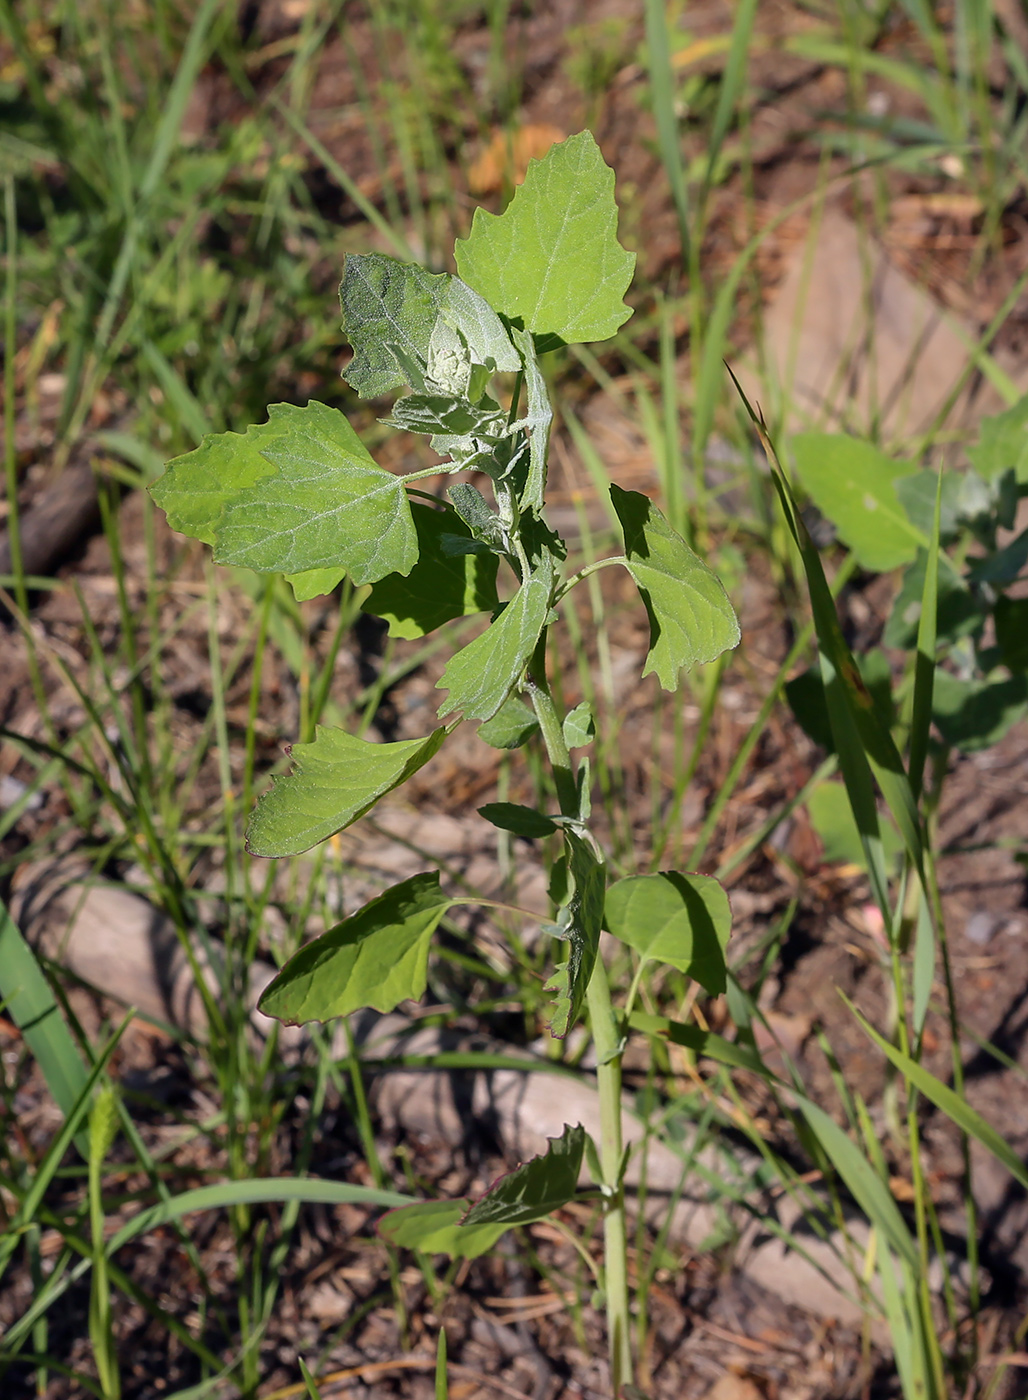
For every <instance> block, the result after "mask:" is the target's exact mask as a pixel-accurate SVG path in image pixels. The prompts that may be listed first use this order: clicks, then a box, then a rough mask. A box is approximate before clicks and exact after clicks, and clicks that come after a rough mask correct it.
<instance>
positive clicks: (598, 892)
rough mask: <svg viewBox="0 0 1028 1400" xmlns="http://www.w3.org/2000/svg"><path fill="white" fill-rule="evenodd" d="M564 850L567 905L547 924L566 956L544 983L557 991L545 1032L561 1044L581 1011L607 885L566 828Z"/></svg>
mask: <svg viewBox="0 0 1028 1400" xmlns="http://www.w3.org/2000/svg"><path fill="white" fill-rule="evenodd" d="M564 850H565V855H566V875H567V880H568V896H567V903H566V904H565V905H564V907H563V908H562V909H561V911H560V916H559V918H558V921H557V923H556V924H551V925H550V926H549V932H550V933H552V934H554V935H555V936H556V937H559V938H565V939H567V941H568V955H567V958H566V959H565V960H564V962H562V963H561V964H560V966H559V967H558V968H557V969H556V971H555V972H554V974H553V976H552V977H551V978H550V980H549V981H548V982H547V983H546V991H548V992H555V993H556V997H555V1000H554V1003H553V1008H552V1016H551V1019H550V1034H551V1035H552V1036H554V1038H555V1039H557V1040H563V1038H564V1037H565V1036H566V1035H567V1033H568V1031H569V1030H570V1029H571V1028H572V1026H574V1025H575V1023H576V1021H577V1020H578V1017H579V1016H580V1014H581V1011H582V1004H583V1002H584V1001H585V989H586V986H587V985H588V982H589V978H590V977H591V976H592V970H593V967H594V966H595V963H596V957H597V953H598V950H599V946H600V929H601V927H602V925H603V895H604V890H605V888H606V883H607V874H606V871H605V870H604V868H603V864H602V862H601V861H600V859H599V858H598V856H597V855H596V852H595V851H594V850H593V847H592V846H591V845H590V844H589V842H587V841H584V840H583V839H582V837H581V836H579V835H578V834H577V833H576V832H574V831H569V830H565V832H564Z"/></svg>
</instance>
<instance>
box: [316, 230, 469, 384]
mask: <svg viewBox="0 0 1028 1400" xmlns="http://www.w3.org/2000/svg"><path fill="white" fill-rule="evenodd" d="M445 281H446V274H445V273H442V272H439V273H432V272H427V271H426V270H425V268H423V267H419V266H418V265H417V264H416V263H404V262H399V261H398V260H397V259H396V258H387V257H385V256H384V254H382V253H349V254H348V255H347V258H346V264H345V266H344V268H343V280H342V282H341V283H340V285H339V301H340V305H341V306H342V309H343V331H344V332H345V334H346V338H347V339H348V340H349V342H350V344H351V346H352V347H353V359H352V360H351V361H350V363H349V365H347V367H346V369H345V370H344V371H343V378H344V379H345V380H346V382H347V383H348V384H350V385H352V386H353V388H354V389H356V390H357V393H358V394H360V396H361V398H362V399H375V398H379V397H380V396H381V395H382V394H388V393H389V391H390V390H391V389H398V388H400V387H401V386H402V385H403V384H410V382H411V381H410V378H409V377H408V376H409V369H407V368H406V367H405V366H407V365H409V364H411V363H413V364H414V365H417V366H419V367H420V368H421V369H422V370H424V368H425V366H426V365H427V363H428V354H429V346H430V344H431V340H432V332H433V331H434V330H435V327H436V322H437V321H438V320H439V300H440V296H441V292H442V286H443V284H444V282H445ZM422 387H423V383H422V384H419V383H415V384H411V388H414V389H420V388H422Z"/></svg>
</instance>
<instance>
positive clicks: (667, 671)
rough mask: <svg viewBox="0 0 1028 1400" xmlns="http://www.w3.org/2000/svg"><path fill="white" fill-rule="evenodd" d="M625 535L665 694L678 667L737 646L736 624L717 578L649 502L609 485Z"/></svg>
mask: <svg viewBox="0 0 1028 1400" xmlns="http://www.w3.org/2000/svg"><path fill="white" fill-rule="evenodd" d="M610 498H611V500H612V501H613V503H614V509H615V510H616V511H617V515H618V519H619V520H620V521H621V528H622V530H623V531H624V535H625V553H626V554H627V556H628V563H627V568H628V571H629V573H630V574H631V575H632V577H633V578H634V579H635V582H636V586H637V587H638V589H639V593H640V595H641V597H642V600H643V603H644V604H645V606H646V611H647V614H648V615H649V619H650V650H649V654H648V656H647V658H646V667H645V670H644V671H643V675H644V676H648V675H649V674H650V672H651V671H654V672H656V674H657V678H658V679H659V681H660V683H661V685H662V686H663V687H664V689H665V690H676V689H677V688H678V673H679V671H680V670H681V668H682V667H683V666H695V665H696V664H697V662H702V661H713V660H714V659H715V657H718V656H720V655H721V653H722V652H723V651H727V650H728V649H729V648H730V647H734V646H737V645H738V642H739V623H738V620H737V619H736V616H735V611H734V609H733V608H732V605H731V603H730V602H729V601H728V596H727V594H726V593H725V590H724V589H723V588H722V587H721V583H720V581H719V580H718V578H717V575H716V574H714V573H713V572H712V570H711V569H709V568H708V567H707V565H706V564H704V562H703V560H702V559H701V558H700V557H699V556H698V555H697V554H694V553H693V551H692V550H691V549H690V548H689V546H688V545H687V544H686V542H685V540H683V539H682V537H681V535H679V534H678V532H677V531H676V530H674V529H672V527H671V526H670V525H669V524H668V522H667V520H665V518H664V516H663V515H662V514H661V513H660V511H659V510H658V509H657V507H656V506H655V505H654V504H653V502H652V501H651V500H649V498H648V497H646V496H643V495H640V493H639V492H638V491H622V489H621V487H620V486H611V488H610Z"/></svg>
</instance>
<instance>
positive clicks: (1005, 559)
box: [967, 530, 1028, 588]
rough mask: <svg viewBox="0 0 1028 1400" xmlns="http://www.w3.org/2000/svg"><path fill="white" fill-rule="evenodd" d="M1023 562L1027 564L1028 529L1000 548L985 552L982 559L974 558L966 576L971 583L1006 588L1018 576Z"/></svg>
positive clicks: (1023, 564)
mask: <svg viewBox="0 0 1028 1400" xmlns="http://www.w3.org/2000/svg"><path fill="white" fill-rule="evenodd" d="M1025 564H1028V530H1022V531H1021V533H1020V534H1019V535H1017V536H1015V538H1014V539H1012V540H1011V541H1010V543H1009V544H1007V545H1004V546H1003V548H1002V549H997V550H995V551H993V553H992V554H987V555H986V556H985V558H984V559H976V560H975V561H974V562H973V563H972V565H971V567H970V568H969V569H968V571H967V576H968V578H969V579H970V580H971V582H972V583H991V584H995V585H996V586H997V587H998V588H1006V586H1007V584H1009V583H1013V582H1014V580H1015V579H1016V578H1017V577H1018V575H1019V574H1020V572H1021V570H1022V569H1023V568H1024V566H1025Z"/></svg>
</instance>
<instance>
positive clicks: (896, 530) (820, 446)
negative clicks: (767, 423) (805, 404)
mask: <svg viewBox="0 0 1028 1400" xmlns="http://www.w3.org/2000/svg"><path fill="white" fill-rule="evenodd" d="M792 451H793V456H794V459H795V462H796V473H797V475H798V476H799V478H800V480H801V481H802V482H803V485H804V488H805V489H806V491H807V492H808V494H809V495H810V497H811V499H812V500H813V502H814V504H815V505H816V506H817V508H818V510H819V511H821V513H822V515H825V516H827V517H828V519H829V520H830V521H831V522H832V524H833V525H834V526H835V528H836V530H837V531H838V534H839V538H840V539H841V540H842V541H843V542H844V543H845V544H847V545H849V547H850V549H852V551H853V554H854V557H855V558H856V560H857V562H858V564H860V566H861V568H863V569H871V570H873V571H874V572H875V573H885V572H886V571H887V570H889V569H895V568H896V567H897V566H898V565H900V564H909V563H910V562H911V560H912V559H913V558H914V556H915V554H916V553H917V551H918V549H924V548H926V547H927V545H928V537H927V535H926V534H925V533H924V531H923V530H920V529H919V528H918V527H917V526H916V525H914V524H913V523H912V522H911V519H910V517H909V516H908V514H907V512H906V510H904V508H903V504H902V502H901V501H900V497H899V495H898V493H897V489H896V483H897V480H898V479H899V478H901V477H903V476H904V475H905V474H909V470H910V469H909V467H907V466H906V465H904V464H903V463H900V462H894V461H893V460H892V458H891V457H887V456H886V455H885V453H884V452H880V451H879V450H878V448H877V447H874V446H873V445H872V444H871V443H869V442H862V441H861V440H860V439H859V438H854V437H844V436H841V435H836V434H834V433H800V434H799V435H798V436H796V437H794V438H793V439H792Z"/></svg>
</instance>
